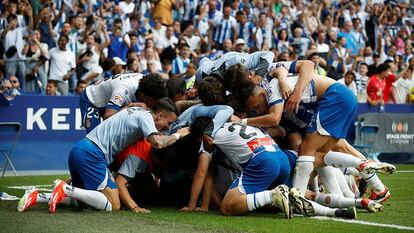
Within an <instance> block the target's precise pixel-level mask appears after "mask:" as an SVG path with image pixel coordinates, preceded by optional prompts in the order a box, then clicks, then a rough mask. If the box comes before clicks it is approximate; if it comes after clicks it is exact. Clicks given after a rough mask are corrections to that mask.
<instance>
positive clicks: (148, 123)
mask: <svg viewBox="0 0 414 233" xmlns="http://www.w3.org/2000/svg"><path fill="white" fill-rule="evenodd" d="M138 120H139V122H138V123H139V128H140V129H141V131H142V134H143V136H144V138H145V139H146V138H147V137H148V136H149V135H151V134H153V133H157V132H158V130H157V128H155V123H154V119H153V118H152V116H151V113H150V112H144V113H143V114H141V116H140V117H139V119H138Z"/></svg>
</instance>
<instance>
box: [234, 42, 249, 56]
mask: <svg viewBox="0 0 414 233" xmlns="http://www.w3.org/2000/svg"><path fill="white" fill-rule="evenodd" d="M234 51H235V52H239V53H244V52H245V51H246V43H245V41H244V40H243V39H242V38H239V39H237V40H236V43H235V44H234Z"/></svg>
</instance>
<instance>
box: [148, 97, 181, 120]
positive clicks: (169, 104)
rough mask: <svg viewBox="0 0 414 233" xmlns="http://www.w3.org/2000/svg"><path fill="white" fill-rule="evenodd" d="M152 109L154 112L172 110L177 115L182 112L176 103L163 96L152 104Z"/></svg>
mask: <svg viewBox="0 0 414 233" xmlns="http://www.w3.org/2000/svg"><path fill="white" fill-rule="evenodd" d="M151 110H152V112H154V113H158V112H171V113H174V114H175V115H177V116H178V115H180V112H179V111H178V109H177V106H175V103H174V102H173V101H172V100H170V99H168V98H162V99H160V100H158V101H157V103H156V104H155V105H154V106H152V108H151Z"/></svg>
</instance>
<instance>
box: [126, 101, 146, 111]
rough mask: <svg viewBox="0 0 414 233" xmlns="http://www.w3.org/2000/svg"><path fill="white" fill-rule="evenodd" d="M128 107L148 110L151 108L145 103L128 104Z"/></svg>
mask: <svg viewBox="0 0 414 233" xmlns="http://www.w3.org/2000/svg"><path fill="white" fill-rule="evenodd" d="M128 107H140V108H143V109H146V110H148V109H149V108H148V107H147V105H146V104H145V103H143V102H131V103H129V104H128Z"/></svg>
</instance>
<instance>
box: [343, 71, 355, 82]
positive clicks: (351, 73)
mask: <svg viewBox="0 0 414 233" xmlns="http://www.w3.org/2000/svg"><path fill="white" fill-rule="evenodd" d="M348 75H352V76H353V77H354V80H355V79H356V76H355V73H354V71H352V70H348V71H347V72H346V73H345V76H344V77H346V76H348Z"/></svg>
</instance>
